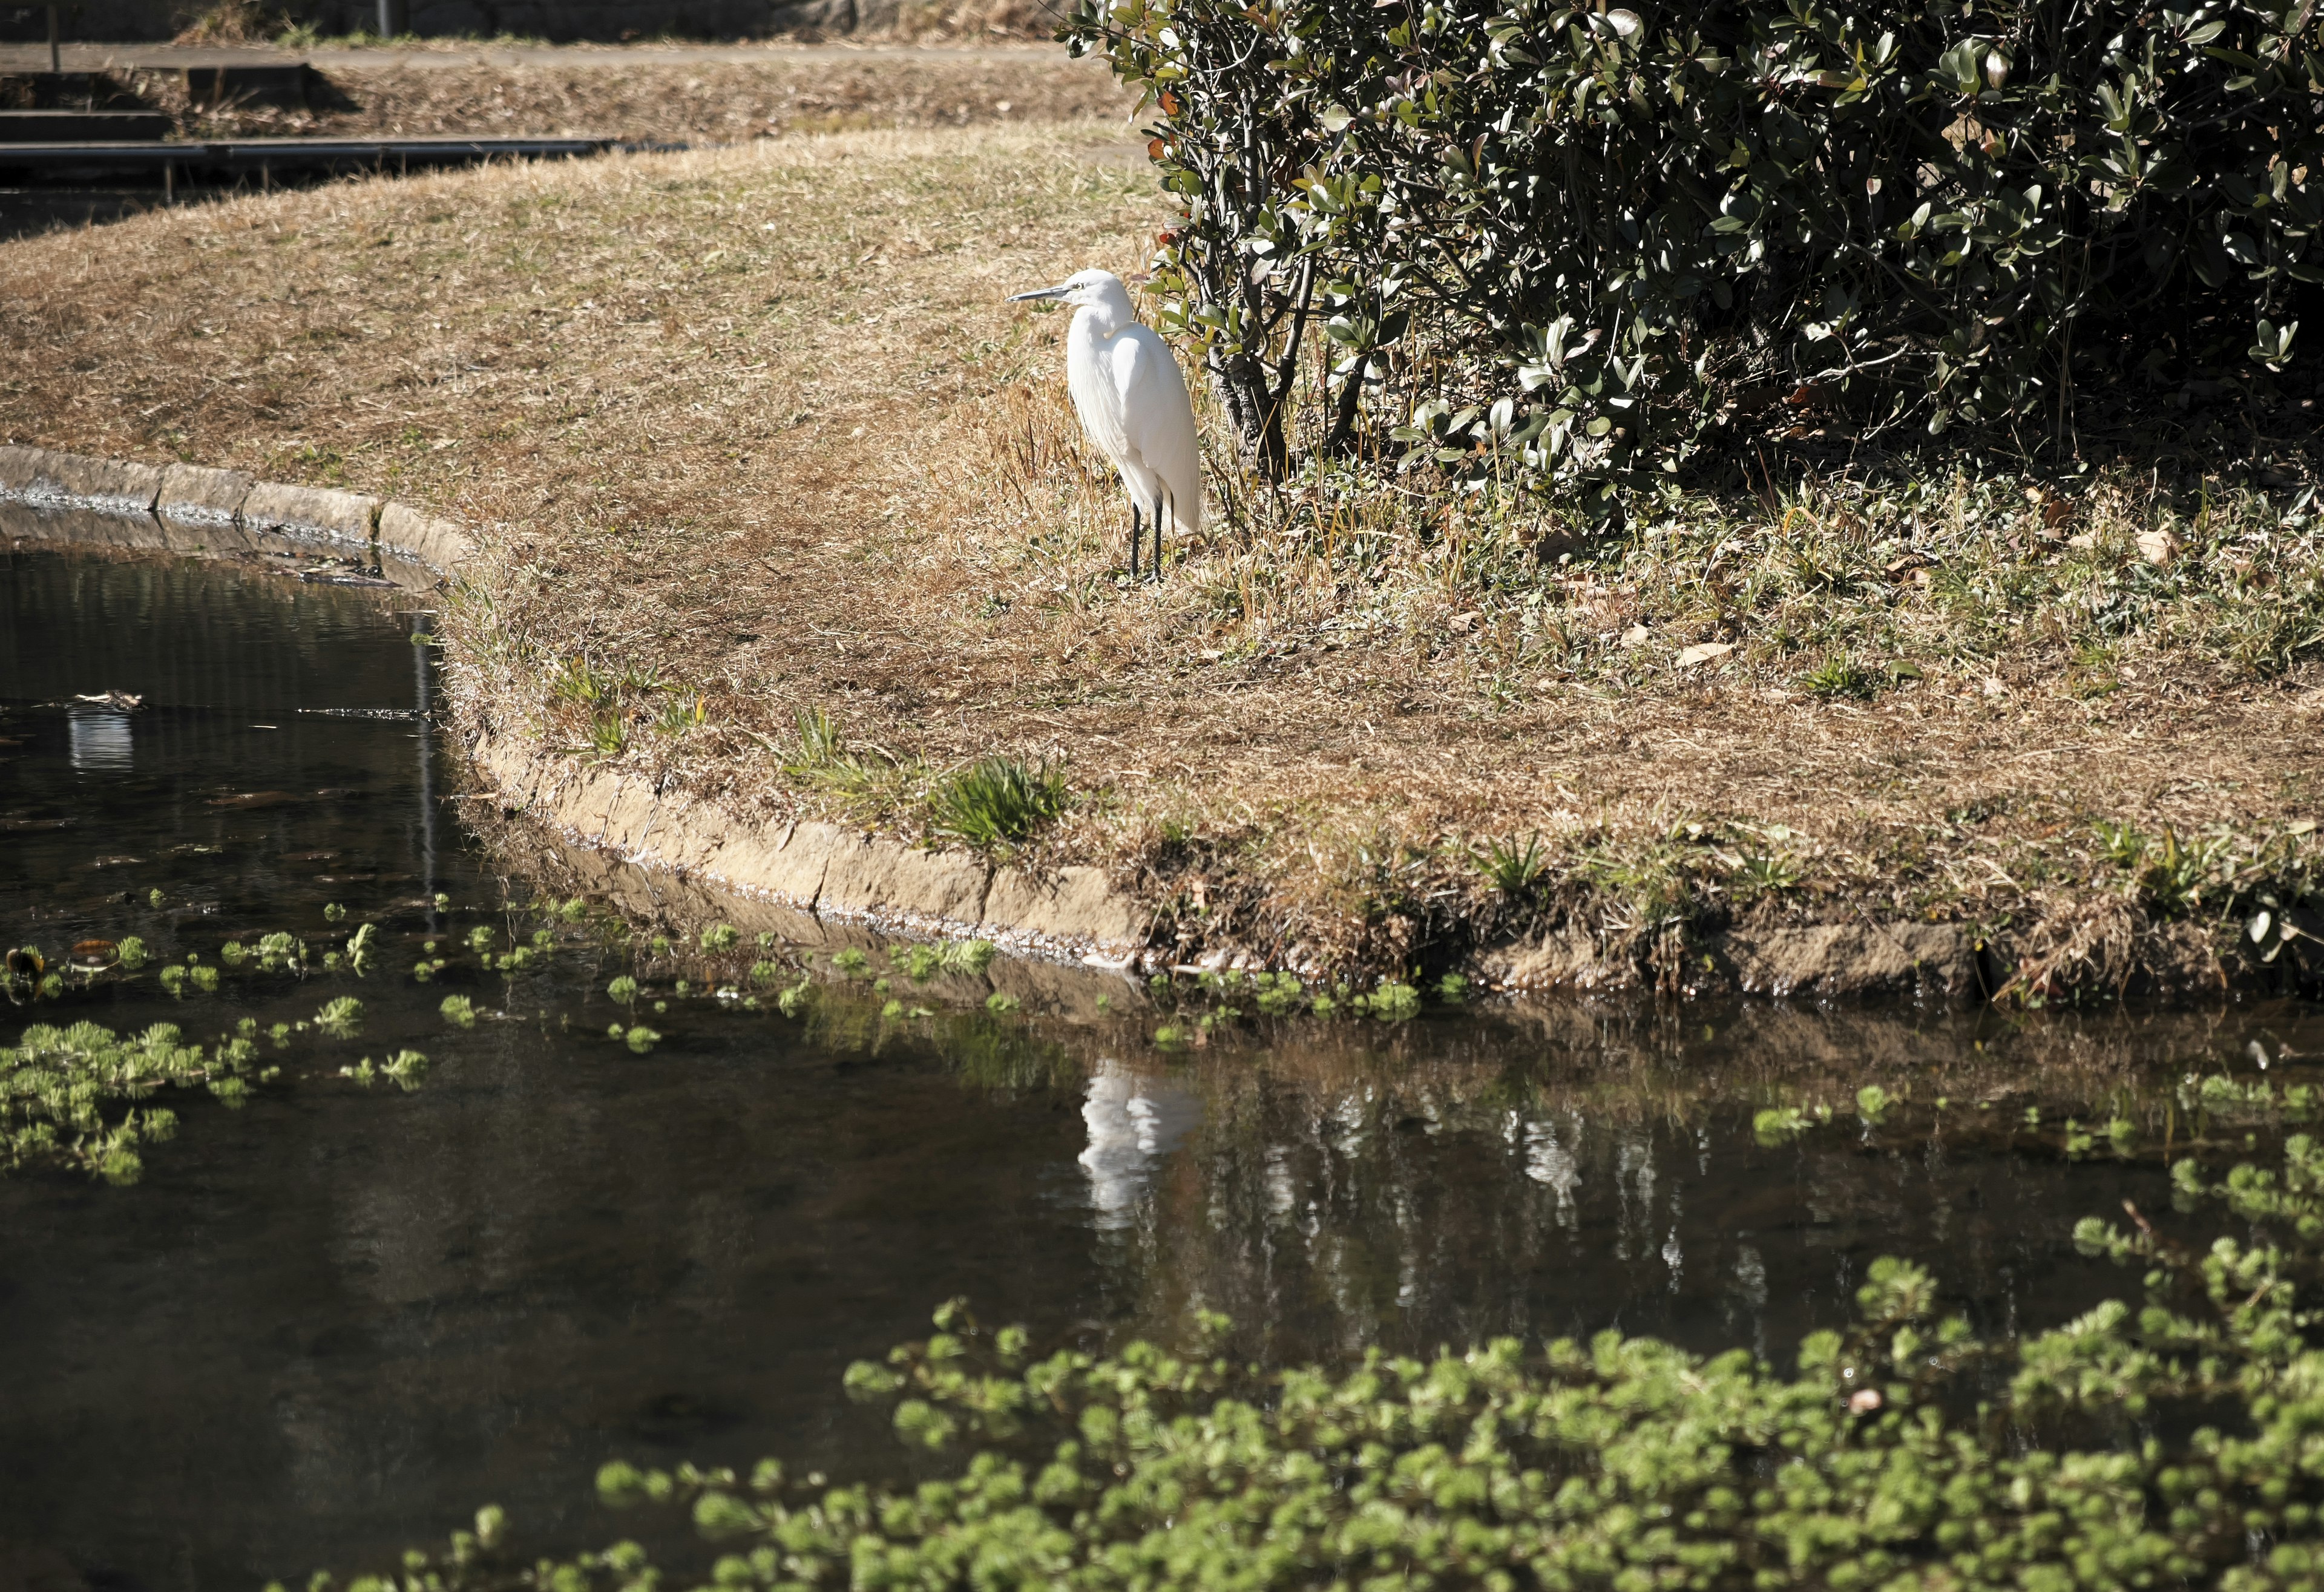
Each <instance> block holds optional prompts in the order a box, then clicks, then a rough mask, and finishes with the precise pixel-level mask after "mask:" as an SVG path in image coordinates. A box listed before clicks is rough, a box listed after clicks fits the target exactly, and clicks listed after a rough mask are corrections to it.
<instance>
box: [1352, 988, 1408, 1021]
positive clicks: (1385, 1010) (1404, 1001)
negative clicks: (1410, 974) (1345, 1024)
mask: <svg viewBox="0 0 2324 1592" xmlns="http://www.w3.org/2000/svg"><path fill="white" fill-rule="evenodd" d="M1348 1004H1349V1005H1350V1006H1351V1007H1352V1008H1355V1009H1356V1010H1357V1011H1360V1012H1363V1013H1366V1014H1368V1015H1369V1016H1371V1017H1378V1018H1379V1020H1380V1021H1381V1022H1383V1023H1401V1022H1404V1021H1406V1019H1408V1018H1412V1017H1418V1016H1419V1015H1420V991H1419V990H1417V989H1414V988H1413V987H1412V986H1411V985H1409V984H1406V983H1400V982H1397V981H1395V980H1390V981H1389V982H1388V983H1385V984H1382V985H1381V986H1380V987H1379V989H1374V990H1372V991H1371V992H1370V993H1369V994H1368V995H1359V996H1356V997H1354V998H1352V999H1351V1000H1350V1001H1349V1002H1348Z"/></svg>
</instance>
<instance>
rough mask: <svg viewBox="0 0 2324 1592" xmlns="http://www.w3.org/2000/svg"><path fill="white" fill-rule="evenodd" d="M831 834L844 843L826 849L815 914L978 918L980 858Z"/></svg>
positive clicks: (983, 874)
mask: <svg viewBox="0 0 2324 1592" xmlns="http://www.w3.org/2000/svg"><path fill="white" fill-rule="evenodd" d="M799 827H800V828H802V829H805V828H807V827H808V826H807V825H806V824H801V825H800V826H799ZM815 827H816V828H819V829H825V830H831V828H832V826H831V825H828V824H818V825H816V826H815ZM834 833H835V835H836V836H840V837H844V838H842V839H839V840H838V841H836V842H835V843H834V844H833V846H832V848H831V851H830V857H831V866H830V868H829V869H828V870H825V873H824V876H823V893H822V894H821V896H819V897H817V899H816V905H817V907H818V908H819V909H822V910H827V911H837V912H856V913H865V914H870V913H908V914H910V915H912V916H916V917H924V918H944V919H946V920H949V921H951V922H953V923H961V924H973V923H974V922H976V921H977V920H978V918H980V917H981V916H983V911H982V909H983V906H984V886H985V880H986V879H988V878H990V877H991V873H990V870H989V869H988V868H987V866H986V864H985V863H984V861H983V860H982V859H981V858H970V857H964V856H962V855H960V854H959V853H957V852H948V851H917V850H915V849H914V848H912V847H910V846H908V845H905V844H903V843H902V842H899V841H890V840H880V839H870V840H866V839H864V838H862V837H861V836H858V835H854V834H852V833H848V832H846V831H834Z"/></svg>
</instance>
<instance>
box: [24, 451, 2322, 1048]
mask: <svg viewBox="0 0 2324 1592" xmlns="http://www.w3.org/2000/svg"><path fill="white" fill-rule="evenodd" d="M0 501H14V502H23V503H28V504H31V505H33V506H35V507H36V508H50V509H69V510H85V511H97V512H98V513H101V514H105V515H107V516H116V517H122V524H123V526H124V530H123V533H122V534H121V535H118V536H112V537H107V538H103V539H106V540H107V541H109V542H111V543H112V544H113V545H116V546H135V547H163V548H175V549H178V550H189V548H187V544H188V543H189V542H192V541H195V540H197V538H196V537H195V535H194V532H195V530H196V529H197V528H210V529H211V530H212V531H213V532H214V533H223V535H222V536H221V535H219V534H213V535H211V536H210V538H209V540H210V542H212V543H216V542H217V541H218V540H221V539H227V538H231V537H232V536H234V535H235V534H237V533H239V534H240V535H243V536H244V537H250V538H255V537H258V536H260V535H265V534H272V535H283V536H289V537H291V538H297V539H301V540H321V541H325V542H332V543H337V544H340V545H352V546H362V547H368V548H371V549H372V550H373V552H374V554H379V553H391V554H393V555H395V556H396V557H399V558H401V559H406V560H410V561H411V562H413V563H416V564H418V565H420V566H425V567H426V568H427V569H429V570H430V571H433V572H434V573H435V575H438V576H439V577H442V578H445V579H449V580H454V581H457V580H459V579H461V578H463V576H464V575H466V574H467V573H469V572H470V571H472V570H473V569H475V566H476V565H477V561H478V560H479V558H480V557H482V549H481V548H480V547H479V546H478V544H477V542H476V540H475V538H473V537H472V536H470V535H469V534H468V532H467V531H466V530H465V529H462V528H461V527H459V526H457V525H456V524H454V523H452V522H451V521H449V520H441V519H438V518H436V517H435V516H433V515H430V514H429V513H427V512H425V511H421V510H419V509H414V508H410V507H409V506H407V505H405V504H402V503H397V502H382V501H381V500H379V499H377V498H374V497H369V496H365V495H364V494H362V493H359V492H339V491H335V490H331V489H328V488H319V487H302V486H288V485H281V484H278V483H269V482H261V481H256V480H254V479H253V478H252V477H251V476H249V475H247V474H244V473H243V472H241V471H238V470H218V469H210V468H207V467H204V466H201V465H183V464H177V465H166V466H157V465H145V464H139V463H136V462H134V461H129V460H122V459H96V458H88V457H85V456H79V455H75V454H64V453H54V452H51V451H49V450H47V449H43V448H34V447H21V446H0ZM130 517H134V520H133V519H132V518H130ZM141 528H142V529H141ZM174 528H184V529H183V530H174ZM471 755H472V757H473V759H474V761H475V767H476V768H477V770H478V772H479V773H480V774H481V775H482V776H483V777H484V778H485V779H486V780H488V781H489V782H490V783H491V784H492V786H493V788H494V790H495V791H496V793H497V795H498V797H499V800H500V803H501V805H502V806H503V809H504V810H505V811H507V812H509V813H511V814H515V815H521V816H522V817H525V818H528V819H530V820H531V821H533V822H535V823H538V824H544V825H546V826H548V827H549V829H551V830H553V831H554V832H556V833H558V834H559V835H561V836H562V837H563V838H564V839H565V840H566V841H567V842H573V843H576V844H578V845H580V846H582V847H584V848H586V849H588V850H592V851H603V852H604V853H605V854H607V855H608V856H611V857H616V858H619V859H620V860H623V861H626V862H630V863H632V864H635V865H636V866H638V867H640V868H641V869H644V870H647V871H649V872H661V873H665V874H673V875H676V876H677V877H678V879H681V880H685V881H702V882H705V883H708V884H711V885H714V886H715V887H717V888H721V889H723V890H724V891H725V892H727V893H728V894H730V895H733V896H738V897H744V898H747V899H752V900H756V901H760V902H763V903H766V904H768V906H769V908H770V909H772V910H787V911H797V912H800V913H804V914H806V915H807V916H808V917H809V918H810V919H812V920H815V921H818V922H819V921H823V920H825V919H838V920H852V921H855V922H859V923H863V924H868V925H873V926H875V927H883V928H894V929H900V930H904V931H907V932H915V933H920V934H941V935H952V936H972V935H973V936H975V937H977V938H981V939H986V940H991V941H992V942H993V943H996V944H1000V945H1002V946H1006V947H1008V948H1010V949H1011V950H1014V951H1019V952H1032V953H1034V954H1035V955H1037V956H1045V957H1051V958H1062V959H1065V960H1079V961H1082V962H1087V963H1091V964H1093V965H1096V966H1100V967H1111V968H1117V969H1121V970H1124V971H1131V970H1134V969H1137V968H1139V967H1144V966H1149V965H1156V964H1154V963H1153V962H1152V957H1151V953H1150V952H1148V949H1147V940H1148V932H1149V925H1150V923H1151V914H1150V912H1149V911H1148V909H1147V908H1146V907H1144V906H1140V905H1139V902H1138V901H1137V900H1136V899H1135V898H1134V897H1131V896H1130V895H1129V894H1128V893H1126V892H1124V891H1123V890H1121V889H1120V888H1118V887H1116V886H1115V885H1114V884H1113V883H1112V882H1111V880H1110V879H1108V878H1107V877H1106V874H1105V872H1104V870H1101V869H1096V868H1086V867H1069V868H1062V869H1058V870H1056V871H1055V872H1053V873H1049V874H1043V875H1036V874H1033V873H1030V872H1028V871H1026V870H1021V869H1016V868H1010V867H1006V866H995V865H993V864H991V863H989V862H987V861H985V860H982V859H980V858H976V857H972V856H967V855H964V854H961V853H958V852H938V851H921V850H920V849H918V847H915V846H911V845H907V844H905V843H904V842H899V841H895V840H890V839H887V838H885V837H882V836H879V835H872V834H865V833H862V832H860V831H857V830H854V829H851V828H847V827H844V826H842V825H838V824H824V823H816V822H811V821H808V822H797V823H794V822H788V821H767V820H759V819H752V818H750V817H746V816H742V815H738V814H734V813H732V812H729V811H727V810H726V809H724V808H723V807H721V806H719V805H715V803H711V802H706V801H702V800H699V799H697V798H695V797H692V796H687V795H685V794H684V793H679V792H669V791H663V790H658V789H656V788H654V787H653V786H652V785H651V784H650V782H648V781H646V780H644V779H642V778H640V777H638V776H636V775H634V774H622V773H618V772H614V771H612V770H608V769H601V768H590V767H588V766H587V765H586V764H584V763H582V762H581V761H579V760H578V759H574V758H570V757H566V756H563V755H561V754H559V753H557V752H554V751H551V750H549V749H547V748H545V747H541V746H537V745H527V744H522V743H520V742H518V741H514V740H512V739H510V738H507V737H503V738H502V739H499V740H493V739H492V738H490V737H489V736H486V735H484V734H483V733H481V732H480V733H479V734H478V735H477V736H476V738H475V742H474V745H473V746H472V748H471ZM2319 937H2324V936H2319ZM1686 955H1687V956H1688V958H1689V959H1690V960H1689V965H1688V966H1687V967H1686V969H1685V970H1684V971H1683V978H1682V979H1681V980H1680V982H1681V983H1682V984H1683V987H1685V988H1687V989H1690V990H1692V991H1697V992H1704V993H1711V992H1717V991H1721V990H1732V991H1739V992H1742V993H1745V994H1757V995H1766V996H1773V997H1776V998H1785V997H1791V998H1811V999H1849V998H1865V997H1870V996H1878V995H1884V994H1897V993H1907V994H1915V995H1918V996H1920V997H1922V998H1929V999H1934V1000H1938V1001H1941V1002H1945V1003H1948V1004H1954V1005H1964V1004H1969V1003H1971V1002H1974V1001H1977V1000H1978V999H1981V998H1987V997H1989V996H1990V995H1992V994H1993V993H1994V991H1996V990H1997V989H2000V988H2001V987H2002V986H2003V985H2004V984H2006V982H2007V980H2008V978H2009V975H2010V972H2011V971H2012V970H2011V969H2010V967H2009V965H2008V962H2007V961H2006V958H2004V957H2002V956H2001V955H1999V954H1998V953H1997V950H1996V948H1994V947H1992V946H1990V945H1988V944H1987V943H1984V942H1983V941H1981V940H1980V939H1979V938H1978V936H1977V934H1976V933H1975V931H1973V930H1971V929H1969V928H1968V927H1966V926H1963V925H1954V924H1915V923H1878V922H1861V923H1850V924H1830V925H1809V926H1803V927H1777V928H1768V929H1764V930H1758V931H1745V932H1736V933H1729V934H1720V935H1717V936H1714V937H1712V938H1711V940H1710V941H1709V942H1708V943H1703V944H1701V945H1696V946H1693V947H1690V948H1689V949H1688V951H1687V952H1686ZM1212 961H1217V962H1224V961H1225V958H1224V956H1223V955H1216V956H1214V957H1213V958H1211V959H1206V965H1208V964H1209V962H1212ZM1241 962H1242V959H1237V960H1236V962H1235V965H1241ZM1471 971H1474V972H1475V973H1477V974H1478V975H1480V977H1481V978H1482V979H1483V980H1485V981H1486V982H1487V983H1489V984H1490V985H1493V986H1495V987H1497V988H1500V989H1510V990H1540V991H1546V990H1553V989H1569V990H1590V989H1612V988H1617V987H1619V986H1622V985H1625V984H1630V983H1634V982H1635V970H1634V969H1632V968H1630V967H1628V966H1627V965H1615V964H1612V963H1609V962H1608V961H1607V960H1606V958H1605V957H1604V955H1603V953H1602V952H1600V949H1599V947H1597V946H1596V945H1595V944H1594V943H1591V940H1590V937H1589V936H1587V935H1580V934H1576V935H1572V936H1563V937H1561V936H1554V935H1553V936H1550V937H1548V938H1545V939H1542V940H1536V941H1534V942H1531V943H1525V944H1520V945H1513V946H1500V947H1493V948H1488V949H1485V950H1482V951H1480V952H1479V953H1478V954H1477V955H1476V956H1475V958H1474V959H1473V966H1472V970H1471Z"/></svg>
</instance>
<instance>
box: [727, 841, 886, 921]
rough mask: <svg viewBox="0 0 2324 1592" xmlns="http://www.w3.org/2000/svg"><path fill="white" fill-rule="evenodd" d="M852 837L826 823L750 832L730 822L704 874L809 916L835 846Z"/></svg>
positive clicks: (820, 889)
mask: <svg viewBox="0 0 2324 1592" xmlns="http://www.w3.org/2000/svg"><path fill="white" fill-rule="evenodd" d="M855 840H856V837H855V836H854V835H853V834H851V833H848V832H847V831H845V830H844V829H840V828H837V827H836V826H835V825H833V824H770V825H766V826H764V827H760V828H752V827H751V826H749V825H747V824H733V826H732V828H731V830H730V831H729V833H727V834H726V836H725V837H724V841H723V843H721V844H720V846H719V847H718V849H717V851H716V853H715V855H714V856H713V857H712V858H711V860H709V862H708V863H707V864H706V867H705V870H706V871H709V872H713V873H715V874H716V875H717V876H718V877H719V878H720V879H724V881H725V882H726V884H727V885H728V886H729V887H730V888H733V889H737V890H748V891H754V892H758V893H761V894H764V895H770V896H774V897H779V899H781V900H783V901H786V902H788V903H789V904H790V905H792V906H797V907H799V908H801V909H802V910H805V911H808V912H812V911H813V910H815V905H816V901H817V900H818V899H820V898H821V897H822V895H823V879H824V874H825V870H827V869H828V868H829V867H830V865H831V854H832V851H833V850H834V848H835V846H841V845H848V844H852V843H853V842H855Z"/></svg>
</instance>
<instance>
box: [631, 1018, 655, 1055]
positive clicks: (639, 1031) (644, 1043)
mask: <svg viewBox="0 0 2324 1592" xmlns="http://www.w3.org/2000/svg"><path fill="white" fill-rule="evenodd" d="M622 1037H623V1039H624V1040H625V1041H626V1042H627V1043H628V1044H629V1047H630V1048H631V1049H632V1050H633V1051H635V1052H637V1053H638V1054H640V1055H643V1054H646V1052H648V1051H650V1050H651V1049H652V1048H653V1047H654V1046H655V1045H657V1044H660V1043H661V1035H659V1034H657V1033H655V1032H654V1031H653V1030H652V1029H651V1028H649V1027H647V1026H645V1025H644V1024H642V1023H640V1024H637V1025H636V1026H632V1028H631V1029H630V1031H629V1032H628V1033H627V1034H626V1035H622Z"/></svg>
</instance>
